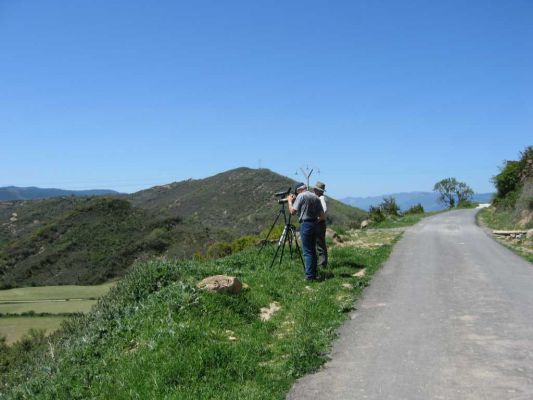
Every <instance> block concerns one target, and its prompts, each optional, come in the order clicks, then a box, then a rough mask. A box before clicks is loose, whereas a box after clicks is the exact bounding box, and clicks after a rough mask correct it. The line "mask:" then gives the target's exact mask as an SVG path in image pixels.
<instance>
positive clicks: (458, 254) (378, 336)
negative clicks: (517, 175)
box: [288, 210, 533, 400]
mask: <svg viewBox="0 0 533 400" xmlns="http://www.w3.org/2000/svg"><path fill="white" fill-rule="evenodd" d="M475 212H476V211H475V210H459V211H453V212H449V213H445V214H439V215H436V216H433V217H431V218H427V219H425V220H423V221H422V222H420V223H419V224H417V225H415V226H413V227H412V228H410V229H408V230H407V231H406V233H405V235H404V237H403V239H402V240H401V241H400V242H399V243H398V244H397V245H396V247H395V249H394V251H393V254H392V256H391V258H390V259H389V261H388V262H387V263H386V264H385V265H384V267H383V268H382V269H381V270H380V271H379V272H378V273H377V274H376V276H375V277H374V279H373V282H372V285H371V286H370V287H369V288H368V290H367V291H366V293H365V295H364V297H363V299H362V300H361V301H360V302H359V303H358V304H357V311H355V312H354V314H353V315H352V318H351V320H350V321H349V322H347V323H346V324H345V325H344V326H343V328H342V329H341V331H340V338H339V340H338V341H337V342H336V343H335V345H334V347H333V350H332V359H331V361H330V362H328V363H327V364H326V366H325V368H323V369H322V370H321V371H319V372H317V373H315V374H313V375H308V376H306V377H304V378H302V379H300V380H299V381H298V382H297V383H296V385H295V386H294V387H293V388H292V390H291V392H290V394H289V397H288V398H289V399H380V400H387V399H394V400H400V399H409V400H415V399H423V400H427V399H462V400H464V399H515V400H518V399H532V398H533V290H532V287H533V266H532V265H531V264H530V263H528V262H527V261H525V260H523V259H522V258H520V257H518V256H517V255H515V254H514V253H512V252H511V251H509V250H508V249H506V248H504V247H503V246H501V245H500V244H498V243H496V242H495V241H493V240H492V239H491V238H489V237H488V236H487V235H486V234H485V232H484V231H483V230H482V229H480V228H479V227H478V226H476V224H475Z"/></svg>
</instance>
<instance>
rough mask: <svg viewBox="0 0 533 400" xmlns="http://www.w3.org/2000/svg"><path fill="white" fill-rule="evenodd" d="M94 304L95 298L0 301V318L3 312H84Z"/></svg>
mask: <svg viewBox="0 0 533 400" xmlns="http://www.w3.org/2000/svg"><path fill="white" fill-rule="evenodd" d="M95 304H96V300H53V301H34V302H7V303H0V318H1V317H2V315H5V314H22V313H29V312H34V313H36V314H74V313H86V312H89V311H90V310H91V307H92V306H94V305H95Z"/></svg>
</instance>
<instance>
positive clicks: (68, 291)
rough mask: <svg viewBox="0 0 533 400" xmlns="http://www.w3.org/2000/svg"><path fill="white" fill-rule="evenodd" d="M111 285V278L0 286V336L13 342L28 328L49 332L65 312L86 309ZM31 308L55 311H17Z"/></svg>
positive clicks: (64, 316)
mask: <svg viewBox="0 0 533 400" xmlns="http://www.w3.org/2000/svg"><path fill="white" fill-rule="evenodd" d="M114 285H115V283H114V282H110V283H105V284H102V285H96V286H74V285H65V286H41V287H27V288H17V289H9V290H0V336H5V337H6V339H7V343H13V342H15V341H17V340H18V339H20V338H21V337H22V336H24V335H25V334H26V333H28V331H29V330H30V329H42V330H44V331H45V332H46V333H50V332H52V331H54V330H55V329H57V328H58V327H59V326H60V324H61V321H62V320H63V319H65V318H66V314H74V313H86V312H89V311H90V310H91V308H92V307H93V306H94V305H95V304H96V302H97V299H98V298H100V297H102V296H103V295H105V294H106V293H107V292H108V291H109V289H110V288H111V287H113V286H114ZM30 312H33V313H36V314H56V315H50V316H48V315H47V316H38V315H36V316H30V315H23V316H17V315H16V314H18V315H20V314H23V313H24V314H27V313H30ZM6 314H7V315H6ZM2 315H4V316H2Z"/></svg>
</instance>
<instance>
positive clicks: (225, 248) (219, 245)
mask: <svg viewBox="0 0 533 400" xmlns="http://www.w3.org/2000/svg"><path fill="white" fill-rule="evenodd" d="M232 252H233V249H232V247H231V244H230V243H228V242H215V243H213V244H212V245H211V246H209V247H208V249H207V256H208V257H209V258H222V257H226V256H229V255H230V254H231V253H232Z"/></svg>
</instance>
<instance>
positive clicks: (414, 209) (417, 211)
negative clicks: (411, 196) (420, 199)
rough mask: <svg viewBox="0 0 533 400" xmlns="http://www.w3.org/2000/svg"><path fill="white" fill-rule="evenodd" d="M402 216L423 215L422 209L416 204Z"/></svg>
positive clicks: (420, 205)
mask: <svg viewBox="0 0 533 400" xmlns="http://www.w3.org/2000/svg"><path fill="white" fill-rule="evenodd" d="M404 214H424V207H423V206H422V204H420V203H418V204H416V205H414V206H411V207H410V208H409V209H408V210H407V211H406V212H405V213H404Z"/></svg>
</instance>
